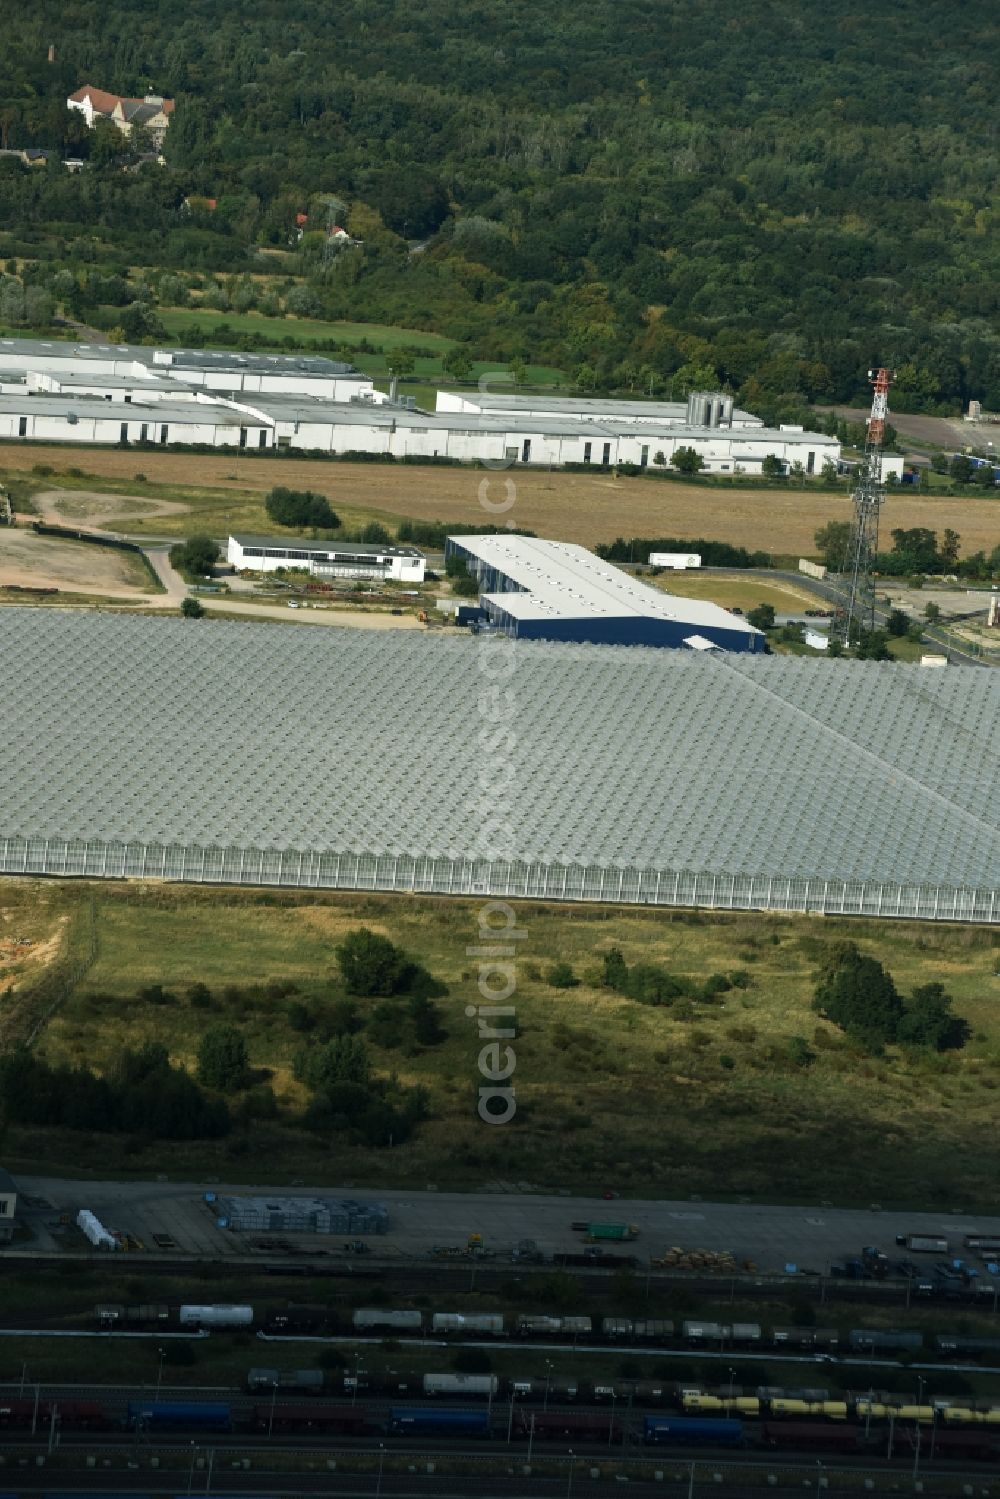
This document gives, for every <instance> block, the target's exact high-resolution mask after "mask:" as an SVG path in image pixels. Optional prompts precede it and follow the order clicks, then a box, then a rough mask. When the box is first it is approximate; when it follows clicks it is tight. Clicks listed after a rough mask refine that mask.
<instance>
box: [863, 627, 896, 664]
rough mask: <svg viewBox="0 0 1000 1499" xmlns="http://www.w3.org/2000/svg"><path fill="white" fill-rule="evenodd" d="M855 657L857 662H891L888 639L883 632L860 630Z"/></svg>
mask: <svg viewBox="0 0 1000 1499" xmlns="http://www.w3.org/2000/svg"><path fill="white" fill-rule="evenodd" d="M855 655H856V656H857V658H858V660H859V661H891V660H892V652H891V651H890V650H889V637H888V636H887V635H886V632H885V631H884V630H861V631H860V633H859V635H858V640H857V645H856V647H855Z"/></svg>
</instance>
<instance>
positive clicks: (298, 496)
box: [264, 484, 340, 531]
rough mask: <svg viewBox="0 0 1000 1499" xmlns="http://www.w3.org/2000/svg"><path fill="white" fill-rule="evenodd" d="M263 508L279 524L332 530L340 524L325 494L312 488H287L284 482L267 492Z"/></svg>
mask: <svg viewBox="0 0 1000 1499" xmlns="http://www.w3.org/2000/svg"><path fill="white" fill-rule="evenodd" d="M264 509H265V510H266V511H267V513H268V515H269V516H270V518H271V520H273V521H277V523H278V525H279V526H299V527H305V526H315V527H319V528H323V529H326V530H330V531H334V530H336V529H337V527H338V526H339V525H340V517H339V516H338V515H337V513H336V511H334V510H333V509H332V508H331V505H330V501H329V500H328V499H327V497H326V495H325V494H319V493H317V492H316V491H315V490H313V489H288V488H286V486H285V485H284V484H276V485H275V486H274V488H273V489H271V490H270V491H269V492H268V495H267V498H266V499H265V501H264Z"/></svg>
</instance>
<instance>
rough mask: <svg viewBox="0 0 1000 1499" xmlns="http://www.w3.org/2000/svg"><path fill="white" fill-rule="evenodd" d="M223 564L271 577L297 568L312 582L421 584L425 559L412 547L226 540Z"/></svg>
mask: <svg viewBox="0 0 1000 1499" xmlns="http://www.w3.org/2000/svg"><path fill="white" fill-rule="evenodd" d="M226 560H227V562H230V563H232V565H233V567H235V569H236V571H237V572H254V573H275V572H279V571H281V569H283V568H284V569H288V568H299V569H304V570H305V571H306V572H308V573H310V574H311V575H312V576H313V577H314V578H355V579H359V580H364V581H367V582H376V583H377V582H387V581H391V582H394V583H422V582H423V581H424V569H425V566H426V559H425V557H424V555H423V553H422V552H419V551H418V550H417V548H416V547H406V546H381V545H378V546H373V545H370V544H368V543H364V542H360V541H316V542H313V541H302V540H300V538H299V537H295V538H294V539H289V540H287V541H286V540H285V539H284V538H283V537H281V536H244V535H241V536H230V538H229V544H228V547H227V548H226Z"/></svg>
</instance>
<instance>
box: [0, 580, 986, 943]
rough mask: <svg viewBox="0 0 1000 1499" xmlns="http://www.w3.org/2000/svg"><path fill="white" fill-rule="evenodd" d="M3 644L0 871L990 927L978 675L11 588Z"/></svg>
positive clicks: (981, 674)
mask: <svg viewBox="0 0 1000 1499" xmlns="http://www.w3.org/2000/svg"><path fill="white" fill-rule="evenodd" d="M334 635H335V636H336V639H333V638H331V637H333V636H334ZM0 660H3V661H11V662H16V664H17V668H16V670H14V671H11V672H8V673H7V679H6V681H5V698H4V750H5V762H4V763H5V769H4V775H3V777H2V778H0V872H3V873H7V874H30V875H52V876H58V875H71V876H87V877H90V878H138V879H168V880H193V881H199V882H208V883H226V884H246V885H256V886H260V885H272V886H296V887H308V888H323V889H355V890H391V891H407V892H425V891H426V892H440V893H444V894H464V895H472V896H477V897H480V896H496V897H497V898H506V897H515V896H527V897H531V898H538V899H553V900H586V901H610V902H627V903H636V904H647V905H661V906H696V907H697V906H702V907H711V908H716V909H734V910H736V909H738V910H752V909H770V910H790V911H817V912H823V913H827V914H835V913H836V914H846V915H874V916H881V917H918V918H922V919H929V920H961V921H974V922H981V923H993V924H1000V780H998V778H997V775H996V746H997V744H998V743H1000V674H998V673H996V672H990V671H983V670H977V669H975V668H962V667H955V668H952V669H951V670H949V671H941V672H927V671H922V670H921V669H920V668H919V667H916V666H914V667H908V666H901V665H899V664H898V663H895V662H890V663H885V664H881V663H875V662H865V661H846V662H842V663H838V664H837V666H836V667H835V668H831V666H830V665H829V664H828V663H826V662H823V661H811V660H806V659H800V658H794V659H789V658H782V657H777V658H775V657H770V656H762V655H753V654H750V653H746V652H744V653H717V652H705V653H699V652H694V651H683V650H681V651H671V650H666V651H664V650H644V649H624V648H621V647H607V646H579V645H561V644H548V645H541V644H536V643H532V642H520V641H519V642H516V643H514V642H511V641H510V640H508V639H506V638H504V637H502V636H497V637H487V638H486V639H485V640H484V641H482V642H480V643H477V644H475V645H473V646H471V647H470V642H469V641H468V640H467V639H464V638H461V637H457V636H455V635H442V636H433V635H430V636H425V635H410V634H403V635H395V634H392V633H382V632H378V631H350V630H343V631H325V630H323V631H320V630H317V631H311V630H301V631H300V630H289V629H283V628H282V627H281V626H280V625H269V624H263V623H259V622H256V621H255V622H252V623H236V622H227V621H217V622H213V623H212V624H211V625H204V626H202V625H198V626H192V625H191V624H190V622H188V621H183V620H176V619H174V620H160V619H154V618H150V617H130V616H122V615H113V614H87V613H79V614H77V613H70V612H63V611H57V610H51V611H50V610H39V609H20V608H9V609H4V610H2V611H0ZM494 688H495V689H496V690H495V691H494V690H492V689H494Z"/></svg>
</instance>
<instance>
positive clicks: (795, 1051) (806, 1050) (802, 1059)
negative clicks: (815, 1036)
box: [788, 1036, 816, 1067]
mask: <svg viewBox="0 0 1000 1499" xmlns="http://www.w3.org/2000/svg"><path fill="white" fill-rule="evenodd" d="M788 1055H789V1057H790V1058H791V1060H792V1062H793V1063H794V1064H795V1066H796V1067H811V1066H812V1064H813V1062H815V1060H816V1053H815V1052H814V1051H813V1049H812V1047H811V1046H810V1045H809V1042H808V1041H807V1040H806V1038H805V1036H793V1037H792V1039H791V1040H790V1041H789V1043H788Z"/></svg>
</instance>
